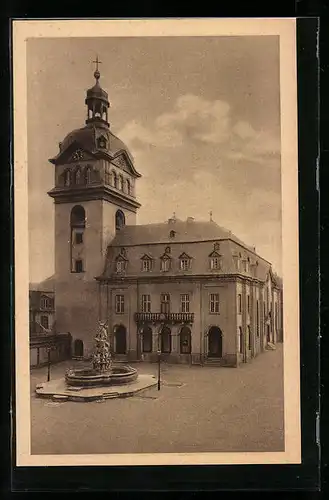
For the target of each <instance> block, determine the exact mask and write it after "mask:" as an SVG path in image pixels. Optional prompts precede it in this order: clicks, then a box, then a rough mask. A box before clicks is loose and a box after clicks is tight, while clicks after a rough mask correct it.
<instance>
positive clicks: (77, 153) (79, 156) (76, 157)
mask: <svg viewBox="0 0 329 500" xmlns="http://www.w3.org/2000/svg"><path fill="white" fill-rule="evenodd" d="M72 158H73V160H82V158H83V151H82V149H77V150H76V151H75V153H73V156H72Z"/></svg>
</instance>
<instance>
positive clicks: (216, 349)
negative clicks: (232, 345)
mask: <svg viewBox="0 0 329 500" xmlns="http://www.w3.org/2000/svg"><path fill="white" fill-rule="evenodd" d="M222 355H223V339H222V332H221V329H220V328H218V326H212V327H211V328H210V330H209V332H208V356H209V357H210V358H221V357H222Z"/></svg>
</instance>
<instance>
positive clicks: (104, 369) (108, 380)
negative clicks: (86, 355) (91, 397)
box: [65, 322, 138, 387]
mask: <svg viewBox="0 0 329 500" xmlns="http://www.w3.org/2000/svg"><path fill="white" fill-rule="evenodd" d="M137 376H138V374H137V370H136V368H132V367H131V366H129V365H121V364H120V365H118V366H115V365H113V362H112V357H111V352H110V345H109V342H108V334H107V328H106V323H102V322H100V323H99V330H98V333H97V334H96V337H95V349H94V352H93V355H92V367H91V368H82V369H78V370H74V369H69V370H67V372H66V374H65V380H66V383H67V384H68V385H69V386H79V387H96V386H102V385H120V384H129V383H131V382H134V381H135V380H136V379H137Z"/></svg>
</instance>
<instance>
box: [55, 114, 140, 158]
mask: <svg viewBox="0 0 329 500" xmlns="http://www.w3.org/2000/svg"><path fill="white" fill-rule="evenodd" d="M101 136H104V137H105V138H106V140H107V148H106V151H107V153H109V154H110V155H111V156H114V155H116V154H117V153H118V152H119V151H125V152H126V153H127V155H128V157H129V158H130V160H131V161H132V162H133V157H132V155H131V153H130V151H129V149H128V147H127V146H126V145H125V144H124V142H122V141H121V139H119V138H118V137H117V136H116V135H114V134H113V133H112V132H111V131H110V130H109V129H108V128H107V127H105V126H103V125H102V124H99V125H96V124H94V123H93V124H90V125H86V126H85V127H82V128H78V129H75V130H72V132H70V133H69V134H67V136H66V137H65V138H64V140H63V141H62V142H61V144H60V152H59V154H58V155H57V156H56V157H55V158H53V160H54V161H56V159H57V158H58V157H59V156H60V155H61V154H62V153H63V152H64V151H65V150H66V149H68V148H69V147H70V146H71V144H73V143H77V144H78V145H79V146H80V147H81V149H83V150H85V151H89V152H90V153H96V152H97V151H98V150H99V148H98V146H97V139H98V138H99V137H101Z"/></svg>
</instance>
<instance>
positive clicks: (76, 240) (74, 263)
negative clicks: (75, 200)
mask: <svg viewBox="0 0 329 500" xmlns="http://www.w3.org/2000/svg"><path fill="white" fill-rule="evenodd" d="M70 224H71V272H73V273H83V272H84V262H83V260H82V258H81V256H80V249H81V244H83V240H84V231H85V226H86V213H85V209H84V208H83V207H82V206H81V205H75V207H73V208H72V210H71V218H70Z"/></svg>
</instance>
